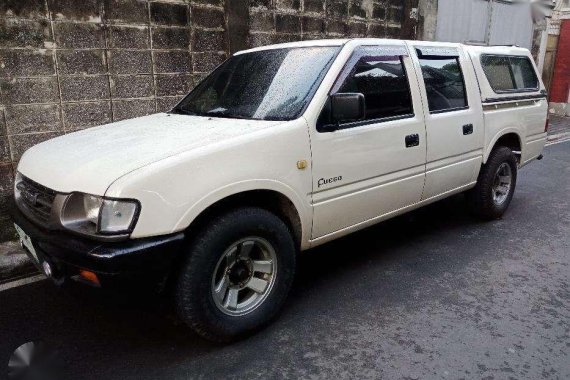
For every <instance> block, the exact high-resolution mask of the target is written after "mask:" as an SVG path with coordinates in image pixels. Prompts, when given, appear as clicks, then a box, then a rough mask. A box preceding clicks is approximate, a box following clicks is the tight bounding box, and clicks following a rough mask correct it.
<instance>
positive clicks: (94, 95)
mask: <svg viewBox="0 0 570 380" xmlns="http://www.w3.org/2000/svg"><path fill="white" fill-rule="evenodd" d="M60 85H61V98H62V100H63V101H78V100H97V99H109V79H108V78H107V76H106V75H97V76H82V77H62V78H61V80H60Z"/></svg>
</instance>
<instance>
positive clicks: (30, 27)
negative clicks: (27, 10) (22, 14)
mask: <svg viewBox="0 0 570 380" xmlns="http://www.w3.org/2000/svg"><path fill="white" fill-rule="evenodd" d="M52 42H53V37H52V35H51V28H50V25H49V22H48V21H47V20H33V21H32V20H22V19H15V18H5V19H0V48H10V47H35V48H49V47H51V45H52Z"/></svg>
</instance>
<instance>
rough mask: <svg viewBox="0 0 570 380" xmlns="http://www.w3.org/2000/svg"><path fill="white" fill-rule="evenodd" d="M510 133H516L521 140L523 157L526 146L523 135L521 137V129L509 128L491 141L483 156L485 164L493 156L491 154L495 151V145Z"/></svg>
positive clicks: (498, 133)
mask: <svg viewBox="0 0 570 380" xmlns="http://www.w3.org/2000/svg"><path fill="white" fill-rule="evenodd" d="M510 133H514V134H515V135H516V136H517V138H518V139H519V145H520V146H521V156H522V151H523V149H524V144H523V140H522V138H521V135H520V129H519V128H515V127H508V128H504V129H501V130H500V131H499V132H497V133H496V134H495V136H493V138H492V139H491V141H490V142H489V144H487V149H486V150H485V153H484V155H483V163H484V164H485V163H486V162H487V160H488V159H489V155H491V152H492V151H493V148H494V147H495V144H496V143H497V141H499V139H500V138H501V137H503V136H505V135H507V134H510Z"/></svg>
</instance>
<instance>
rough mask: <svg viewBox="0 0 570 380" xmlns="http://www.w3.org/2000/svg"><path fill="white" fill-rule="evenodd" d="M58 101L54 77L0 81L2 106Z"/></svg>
mask: <svg viewBox="0 0 570 380" xmlns="http://www.w3.org/2000/svg"><path fill="white" fill-rule="evenodd" d="M58 100H59V92H58V87H57V78H55V77H42V78H18V79H11V80H0V101H1V102H2V103H3V104H22V103H54V102H57V101H58Z"/></svg>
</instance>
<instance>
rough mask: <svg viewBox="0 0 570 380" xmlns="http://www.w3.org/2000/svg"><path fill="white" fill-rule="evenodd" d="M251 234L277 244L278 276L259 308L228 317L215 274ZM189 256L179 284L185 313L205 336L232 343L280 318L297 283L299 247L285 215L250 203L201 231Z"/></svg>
mask: <svg viewBox="0 0 570 380" xmlns="http://www.w3.org/2000/svg"><path fill="white" fill-rule="evenodd" d="M250 236H257V237H260V238H263V239H265V240H266V241H267V242H269V243H270V244H271V246H272V247H273V249H274V251H275V254H276V257H277V263H278V265H277V270H276V277H275V280H274V283H273V286H272V288H271V290H270V293H269V294H268V295H267V296H266V298H265V299H264V301H263V302H262V303H261V304H260V305H259V306H257V307H256V308H255V309H254V310H252V311H250V312H248V314H245V315H242V316H232V315H227V314H225V313H223V312H222V311H221V310H220V309H219V308H218V307H217V306H216V304H215V301H214V298H213V296H212V290H211V283H212V276H213V273H214V272H215V268H216V265H217V263H218V262H219V260H220V258H221V257H222V255H223V253H224V252H225V251H226V249H227V248H228V247H230V246H231V245H232V244H233V243H234V242H236V241H239V240H240V239H243V238H245V237H250ZM185 254H186V257H185V260H184V261H183V263H182V267H181V270H180V272H179V275H178V279H177V282H176V287H175V303H176V307H177V311H178V314H179V316H180V317H181V318H182V320H183V321H184V322H186V323H187V324H188V325H189V326H190V327H191V328H192V329H193V330H194V331H195V332H196V333H198V334H199V335H200V336H202V337H203V338H205V339H207V340H210V341H215V342H230V341H235V340H238V339H242V338H244V337H247V336H249V335H251V334H253V333H255V332H256V331H258V330H259V329H261V328H262V327H264V326H265V325H267V324H268V323H269V322H270V321H271V320H272V319H274V318H275V317H276V315H277V314H278V312H279V311H280V309H281V307H282V306H283V303H284V301H285V299H286V297H287V294H288V293H289V289H290V288H291V284H292V283H293V278H294V274H295V261H296V254H297V249H296V248H295V243H294V239H293V237H292V234H291V232H290V231H289V229H288V227H287V225H286V224H285V223H284V222H283V221H282V220H281V219H280V218H279V217H277V216H276V215H275V214H273V213H271V212H269V211H267V210H264V209H261V208H256V207H247V208H239V209H235V210H233V211H230V212H228V213H226V214H223V215H221V216H218V217H216V218H215V219H214V220H213V221H212V222H211V223H210V224H208V225H207V226H205V227H204V228H202V229H201V230H200V231H198V233H197V234H196V237H195V238H194V239H193V240H192V241H191V242H190V243H189V245H188V247H187V249H186V252H185Z"/></svg>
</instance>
